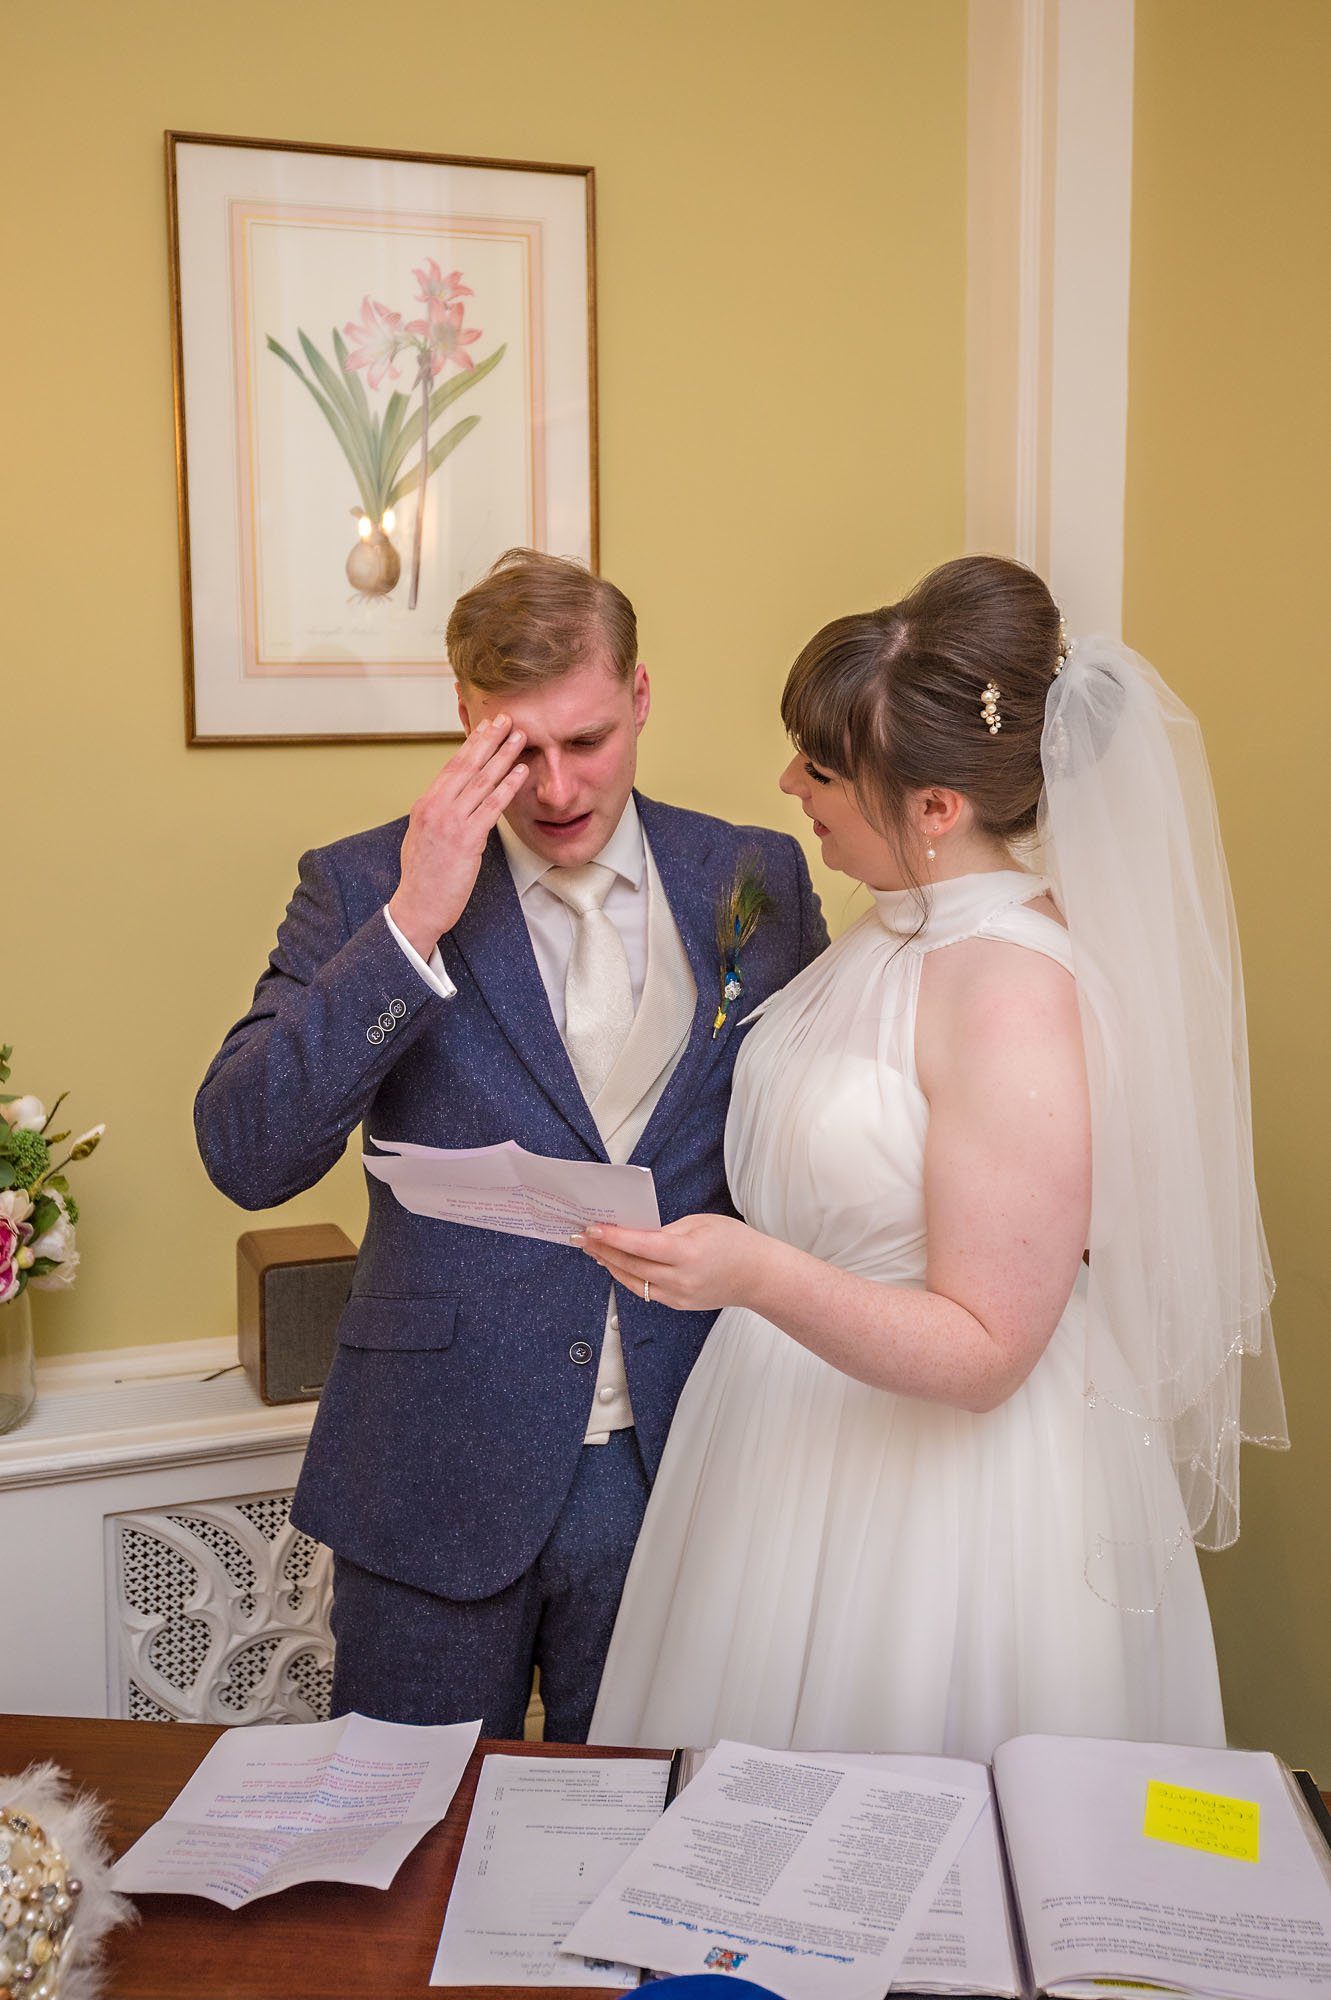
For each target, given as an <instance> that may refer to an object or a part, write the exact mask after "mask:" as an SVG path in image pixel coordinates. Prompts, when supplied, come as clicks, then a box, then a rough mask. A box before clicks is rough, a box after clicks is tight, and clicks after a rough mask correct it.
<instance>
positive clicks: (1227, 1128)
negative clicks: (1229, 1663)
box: [1040, 638, 1289, 1610]
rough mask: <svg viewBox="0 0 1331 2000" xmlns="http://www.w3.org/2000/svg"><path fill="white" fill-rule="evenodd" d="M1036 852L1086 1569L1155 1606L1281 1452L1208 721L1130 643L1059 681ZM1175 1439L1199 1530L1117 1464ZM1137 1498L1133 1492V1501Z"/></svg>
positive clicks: (1089, 644) (1083, 645) (1106, 642)
mask: <svg viewBox="0 0 1331 2000" xmlns="http://www.w3.org/2000/svg"><path fill="white" fill-rule="evenodd" d="M1041 757H1042V761H1043V765H1044V779H1045V791H1044V800H1043V803H1042V806H1041V826H1040V840H1041V845H1042V855H1041V866H1042V868H1043V870H1044V872H1045V873H1046V874H1047V875H1048V876H1049V877H1050V879H1051V881H1052V882H1053V884H1054V888H1055V893H1056V895H1057V898H1058V902H1059V905H1060V907H1061V909H1062V911H1063V914H1064V916H1065V917H1066V919H1067V924H1068V930H1069V935H1070V939H1071V944H1072V953H1073V962H1074V967H1075V971H1076V976H1077V981H1078V990H1079V994H1080V1001H1081V1011H1082V1023H1083V1030H1084V1034H1085V1038H1086V1048H1087V1060H1088V1067H1089V1074H1090V1088H1091V1130H1092V1149H1093V1150H1092V1175H1093V1179H1092V1199H1091V1231H1090V1269H1089V1286H1088V1303H1089V1332H1088V1341H1087V1357H1086V1426H1087V1438H1086V1443H1087V1451H1086V1537H1087V1571H1086V1574H1087V1580H1088V1581H1089V1583H1090V1584H1091V1587H1092V1588H1093V1589H1094V1590H1096V1591H1097V1592H1098V1593H1099V1594H1100V1595H1101V1596H1102V1597H1104V1598H1106V1599H1108V1600H1109V1601H1110V1602H1111V1603H1114V1604H1117V1605H1120V1606H1122V1607H1124V1608H1131V1609H1141V1610H1149V1609H1151V1608H1152V1607H1153V1606H1154V1605H1155V1604H1157V1603H1158V1602H1159V1599H1160V1595H1161V1592H1162V1590H1163V1588H1164V1581H1165V1576H1166V1573H1167V1571H1168V1567H1169V1564H1170V1562H1171V1560H1172V1559H1173V1556H1174V1554H1175V1553H1176V1552H1177V1550H1178V1548H1179V1546H1180V1545H1181V1543H1182V1541H1183V1539H1184V1536H1185V1535H1190V1536H1191V1537H1192V1539H1193V1540H1194V1541H1195V1542H1197V1543H1198V1544H1200V1545H1201V1546H1202V1547H1205V1548H1223V1547H1225V1546H1226V1545H1227V1544H1228V1543H1230V1542H1232V1541H1233V1540H1234V1539H1235V1537H1236V1536H1237V1534H1238V1531H1239V1446H1240V1444H1241V1443H1242V1442H1244V1441H1245V1440H1246V1441H1248V1442H1256V1443H1261V1444H1268V1445H1287V1444H1288V1442H1289V1438H1288V1433H1287V1431H1286V1427H1285V1412H1284V1403H1283V1399H1282V1396H1281V1391H1280V1377H1279V1373H1278V1370H1277V1367H1276V1358H1275V1348H1274V1344H1273V1341H1272V1337H1271V1324H1270V1315H1269V1305H1270V1299H1271V1293H1272V1290H1273V1285H1272V1278H1271V1267H1270V1262H1269V1259H1268V1257H1267V1250H1266V1239H1265V1236H1264V1233H1263V1230H1262V1218H1261V1212H1260V1209H1259V1207H1258V1201H1257V1188H1256V1181H1255V1178H1254V1172H1253V1154H1252V1118H1251V1109H1250V1102H1249V1088H1248V1045H1247V1033H1246V1029H1245V1024H1244V1010H1243V979H1242V972H1241V969H1240V964H1239V950H1238V937H1237V932H1236V929H1235V922H1234V909H1233V902H1232V899H1231V896H1230V888H1229V876H1228V872H1227V870H1226V867H1225V857H1224V850H1223V848H1222V846H1221V842H1220V829H1219V823H1218V819H1217V814H1216V804H1215V795H1214V793H1213V791H1212V787H1211V778H1210V772H1209V769H1208V767H1207V761H1206V752H1205V750H1204V748H1203V746H1202V739H1201V731H1200V729H1199V727H1198V725H1197V722H1196V719H1195V718H1194V717H1193V716H1192V715H1191V714H1190V712H1189V711H1188V710H1187V709H1186V708H1185V707H1184V706H1183V704H1182V703H1181V702H1180V701H1179V700H1178V699H1177V697H1176V696H1175V695H1174V694H1173V693H1171V691H1170V690H1169V688H1167V687H1166V686H1165V684H1164V682H1163V681H1162V680H1161V679H1160V677H1159V675H1158V674H1156V673H1155V671H1154V670H1153V669H1152V668H1151V667H1150V666H1149V665H1148V664H1147V663H1146V661H1144V660H1142V659H1139V658H1138V657H1137V655H1136V654H1135V653H1131V652H1129V651H1128V650H1127V648H1126V647H1124V646H1122V645H1120V644H1118V643H1117V641H1115V640H1111V639H1104V638H1091V639H1082V640H1078V641H1077V643H1076V644H1075V646H1074V647H1073V648H1072V651H1071V654H1070V656H1069V658H1068V662H1067V665H1066V666H1065V667H1064V669H1063V671H1062V672H1061V673H1060V674H1059V675H1058V676H1057V678H1056V679H1055V681H1054V683H1053V685H1052V687H1051V688H1050V691H1049V698H1048V702H1047V705H1046V709H1045V725H1044V735H1043V739H1042V743H1041ZM1121 1426H1128V1427H1130V1429H1131V1430H1132V1431H1134V1432H1136V1433H1138V1434H1141V1433H1142V1432H1144V1434H1145V1438H1146V1440H1147V1442H1148V1443H1150V1444H1151V1445H1153V1446H1158V1448H1159V1450H1160V1451H1161V1452H1167V1453H1168V1454H1169V1456H1170V1459H1171V1460H1172V1463H1173V1465H1174V1468H1175V1471H1176V1473H1177V1477H1178V1483H1179V1488H1180V1491H1181V1493H1182V1496H1183V1507H1184V1515H1185V1517H1186V1519H1185V1522H1184V1523H1182V1524H1181V1523H1180V1521H1179V1519H1178V1518H1177V1517H1176V1516H1174V1517H1167V1515H1166V1512H1165V1508H1164V1505H1163V1503H1162V1502H1161V1501H1160V1500H1158V1499H1157V1498H1156V1497H1154V1496H1155V1495H1156V1494H1158V1493H1159V1492H1160V1490H1161V1489H1162V1488H1165V1487H1167V1482H1163V1481H1153V1482H1148V1483H1147V1485H1146V1486H1144V1487H1143V1488H1142V1490H1140V1491H1138V1492H1135V1493H1134V1494H1132V1495H1127V1496H1125V1495H1124V1494H1123V1493H1122V1492H1111V1491H1109V1490H1108V1487H1109V1483H1110V1478H1111V1471H1112V1469H1113V1468H1118V1469H1119V1472H1120V1475H1121V1469H1122V1468H1123V1467H1124V1466H1125V1465H1131V1464H1132V1463H1133V1462H1134V1454H1132V1453H1125V1452H1121V1451H1118V1450H1116V1449H1115V1444H1116V1442H1117V1432H1118V1430H1119V1427H1121ZM1125 1506H1126V1509H1127V1512H1126V1515H1125Z"/></svg>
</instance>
